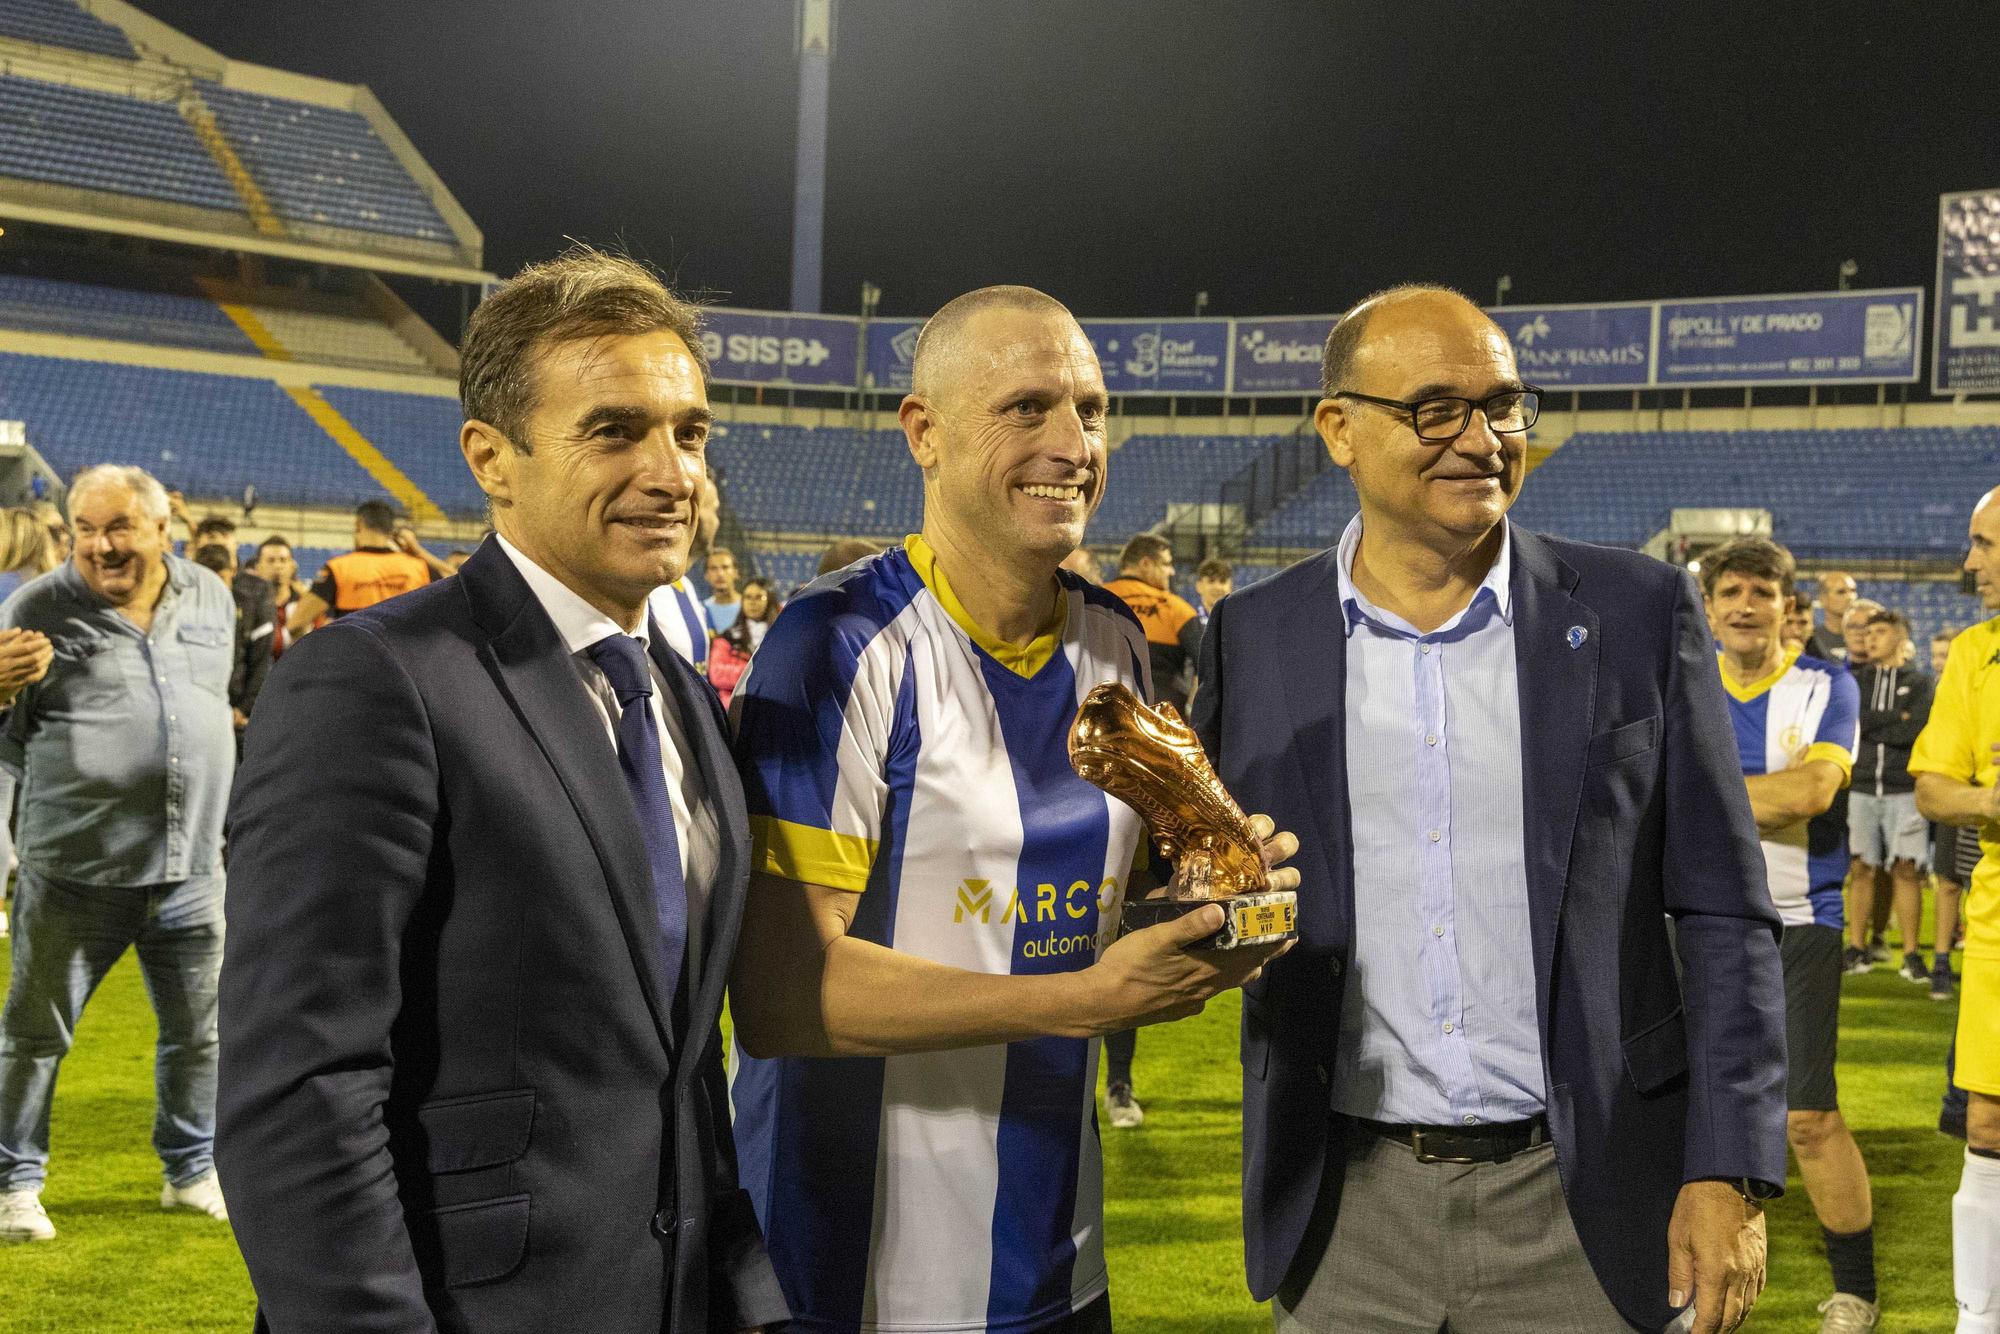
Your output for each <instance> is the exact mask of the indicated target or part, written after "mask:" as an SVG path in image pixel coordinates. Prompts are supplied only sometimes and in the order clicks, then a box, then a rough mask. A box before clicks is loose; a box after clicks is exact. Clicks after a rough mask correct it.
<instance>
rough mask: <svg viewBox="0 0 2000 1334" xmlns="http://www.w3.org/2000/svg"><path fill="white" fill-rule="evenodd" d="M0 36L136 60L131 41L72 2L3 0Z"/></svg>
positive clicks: (122, 32)
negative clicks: (4, 1)
mask: <svg viewBox="0 0 2000 1334" xmlns="http://www.w3.org/2000/svg"><path fill="white" fill-rule="evenodd" d="M0 37H13V38H16V39H17V40H20V41H23V42H39V43H40V44H41V45H43V46H62V47H67V48H69V49H70V50H72V51H89V52H92V53H93V54H95V55H100V56H116V57H118V58H120V59H122V60H135V59H137V58H138V54H139V53H138V52H137V51H134V50H133V49H132V42H131V39H129V38H128V37H126V36H125V31H124V29H122V28H116V27H113V26H112V25H111V24H109V23H106V22H105V21H104V20H103V19H101V18H98V17H97V16H96V15H95V14H91V13H88V12H86V11H85V10H83V9H82V8H80V7H78V6H77V5H76V4H74V3H72V0H6V3H5V4H4V5H0Z"/></svg>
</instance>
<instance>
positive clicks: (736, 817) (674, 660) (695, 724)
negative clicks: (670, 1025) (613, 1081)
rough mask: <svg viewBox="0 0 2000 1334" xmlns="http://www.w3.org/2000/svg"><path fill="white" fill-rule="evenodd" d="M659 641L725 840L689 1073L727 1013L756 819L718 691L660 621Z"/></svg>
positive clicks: (706, 923)
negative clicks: (746, 801)
mask: <svg viewBox="0 0 2000 1334" xmlns="http://www.w3.org/2000/svg"><path fill="white" fill-rule="evenodd" d="M651 643H652V653H653V665H654V666H655V667H656V668H657V669H658V670H659V673H660V676H661V678H662V679H664V680H665V681H666V682H667V685H668V688H669V689H671V690H672V691H673V695H674V704H675V706H676V707H677V708H678V710H679V712H680V718H681V730H682V731H683V732H684V733H686V735H687V739H688V746H689V748H690V749H692V750H693V751H694V762H695V765H696V767H697V769H698V770H699V771H700V773H701V787H702V791H703V792H705V793H706V794H707V795H708V800H709V802H710V803H711V804H712V806H713V807H714V811H715V825H716V834H717V841H718V845H719V852H718V856H717V858H716V863H715V878H714V879H713V880H712V881H711V882H710V883H709V884H708V885H707V886H706V887H705V888H706V889H707V891H708V911H707V912H706V913H705V914H704V916H703V921H702V940H701V947H700V950H699V951H698V954H697V958H696V960H695V962H696V963H697V964H698V965H699V966H698V968H697V969H696V971H695V973H694V975H693V976H691V977H690V978H689V979H688V984H687V986H688V998H689V1006H688V1023H689V1032H690V1037H691V1038H692V1039H693V1040H692V1041H690V1042H688V1043H686V1044H684V1049H685V1050H686V1051H687V1052H688V1059H686V1060H683V1061H682V1062H681V1066H680V1070H679V1071H678V1073H677V1077H678V1078H682V1079H686V1078H690V1077H691V1072H692V1071H694V1070H695V1068H696V1067H697V1066H699V1065H700V1063H701V1061H700V1057H701V1054H702V1053H701V1046H702V1043H703V1042H705V1041H706V1040H707V1039H708V1038H709V1037H710V1036H712V1034H713V1030H714V1026H715V1020H716V1018H717V1016H719V1015H720V1014H721V1013H722V992H723V988H724V987H725V986H726V985H727V984H728V981H729V960H730V958H731V957H732V956H733V955H734V954H735V953H736V933H737V928H738V927H739V926H740V925H741V923H742V919H743V914H742V912H741V908H740V903H739V899H740V896H741V895H742V893H743V888H744V885H745V883H746V882H747V879H748V868H749V865H750V834H749V828H750V821H749V817H748V815H747V814H746V813H745V811H744V806H743V784H742V781H741V780H740V779H739V778H738V777H737V775H736V765H735V761H734V760H733V759H732V758H731V756H730V753H729V742H728V738H727V736H726V735H725V733H724V731H723V723H722V718H721V710H720V707H719V705H718V703H717V701H716V698H715V692H714V690H713V689H711V688H710V686H709V684H708V682H706V681H704V680H703V679H702V678H701V677H700V676H698V675H697V674H696V673H695V671H694V669H693V668H691V667H689V666H688V664H687V663H686V662H685V661H683V660H682V658H681V656H680V655H679V654H677V653H675V652H674V651H673V650H672V649H671V648H668V647H667V644H666V639H665V637H664V636H662V635H661V634H660V630H659V624H658V622H657V621H656V622H655V623H654V624H653V627H652V636H651ZM690 889H692V886H690Z"/></svg>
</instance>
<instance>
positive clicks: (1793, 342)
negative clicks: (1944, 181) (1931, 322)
mask: <svg viewBox="0 0 2000 1334" xmlns="http://www.w3.org/2000/svg"><path fill="white" fill-rule="evenodd" d="M1659 305H1660V321H1659V347H1658V354H1657V355H1658V365H1657V367H1656V369H1655V372H1654V382H1655V383H1656V384H1659V385H1712V386H1722V385H1764V384H1837V383H1841V382H1843V381H1859V382H1862V383H1865V384H1893V383H1900V382H1906V381H1913V380H1915V379H1917V378H1918V376H1919V374H1920V373H1921V372H1920V370H1919V366H1920V364H1921V358H1920V356H1919V354H1918V349H1919V346H1920V343H1921V340H1920V339H1919V338H1918V336H1917V330H1918V329H1920V328H1922V327H1923V310H1924V294H1923V289H1922V288H1918V287H1910V288H1899V289H1894V290H1884V291H1873V292H1825V293H1819V294H1814V295H1802V296H1739V297H1723V298H1720V299H1716V300H1709V301H1662V302H1660V303H1659Z"/></svg>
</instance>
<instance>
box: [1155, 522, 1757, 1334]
mask: <svg viewBox="0 0 2000 1334" xmlns="http://www.w3.org/2000/svg"><path fill="white" fill-rule="evenodd" d="M1513 541H1514V570H1513V580H1512V591H1513V600H1514V652H1515V661H1516V665H1517V670H1518V675H1519V678H1520V687H1519V688H1520V700H1521V737H1522V747H1523V750H1524V751H1525V753H1524V754H1523V755H1522V757H1521V770H1522V782H1523V808H1524V815H1525V824H1526V828H1525V831H1524V833H1525V839H1526V844H1527V848H1526V852H1527V872H1528V915H1529V919H1530V927H1531V930H1532V933H1533V939H1534V951H1535V1000H1536V1004H1537V1012H1538V1015H1539V1017H1540V1022H1541V1036H1542V1051H1543V1061H1544V1065H1545V1073H1546V1078H1547V1085H1548V1120H1549V1129H1550V1133H1551V1137H1552V1138H1553V1139H1554V1141H1555V1146H1556V1157H1557V1162H1558V1164H1559V1165H1560V1168H1561V1172H1562V1180H1563V1186H1564V1190H1565V1193H1566V1194H1567V1196H1568V1199H1569V1206H1570V1213H1571V1216H1572V1217H1573V1218H1574V1219H1575V1222H1576V1227H1577V1232H1578V1233H1579V1235H1580V1236H1581V1237H1582V1240H1583V1246H1584V1250H1585V1252H1586V1253H1587V1254H1588V1255H1589V1257H1590V1261H1591V1264H1592V1266H1593V1268H1594V1269H1595V1270H1596V1273H1597V1276H1598V1278H1599V1279H1600V1280H1601V1281H1602V1282H1603V1284H1604V1288H1605V1291H1606V1292H1607V1293H1608V1294H1609V1296H1610V1297H1611V1300H1612V1301H1613V1302H1614V1303H1615V1304H1616V1305H1617V1307H1618V1309H1619V1311H1620V1312H1622V1313H1623V1314H1624V1315H1625V1317H1626V1318H1627V1319H1629V1320H1631V1321H1632V1322H1633V1323H1634V1324H1635V1325H1639V1326H1641V1327H1644V1328H1649V1329H1659V1328H1662V1327H1664V1326H1665V1325H1666V1324H1667V1322H1668V1321H1669V1320H1670V1319H1671V1318H1672V1317H1673V1314H1674V1313H1673V1311H1672V1310H1671V1309H1670V1308H1669V1307H1668V1306H1667V1302H1666V1296H1667V1222H1668V1218H1669V1216H1670V1214H1671V1213H1672V1209H1673V1204H1674V1198H1675V1196H1676V1194H1677V1193H1678V1191H1679V1189H1680V1186H1681V1185H1682V1183H1683V1182H1685V1181H1692V1180H1698V1179H1702V1178H1707V1177H1730V1178H1741V1177H1750V1178H1755V1179H1758V1180H1761V1181H1766V1182H1770V1183H1773V1184H1777V1185H1782V1183H1783V1182H1784V1179H1785V1043H1784V986H1783V982H1782V979H1781V976H1780V973H1779V967H1778V930H1779V927H1778V916H1777V913H1776V911H1775V910H1774V909H1773V908H1772V906H1771V896H1770V890H1769V888H1768V887H1767V885H1766V883H1765V876H1764V860H1763V856H1762V854H1761V852H1760V851H1759V849H1758V846H1757V826H1756V823H1755V821H1754V820H1753V819H1752V818H1751V814H1750V802H1749V797H1748V794H1747V792H1746V790H1745V788H1744V785H1743V775H1742V770H1741V766H1740V765H1739V763H1738V760H1737V754H1736V742H1735V740H1734V738H1733V735H1732V733H1731V730H1730V725H1729V717H1728V710H1727V705H1726V702H1725V699H1724V696H1723V691H1722V683H1721V677H1720V674H1719V673H1718V672H1717V670H1716V663H1715V649H1714V644H1713V641H1712V639H1711V638H1710V635H1709V630H1708V625H1707V621H1706V619H1705V616H1704V614H1703V611H1702V606H1701V600H1700V597H1699V595H1698V594H1697V592H1696V589H1695V586H1694V581H1693V580H1691V579H1689V578H1688V577H1687V576H1686V575H1685V574H1682V573H1680V572H1678V571H1676V570H1674V569H1672V568H1671V567H1669V566H1667V565H1664V564H1662V563H1660V562H1658V561H1655V560H1653V559H1651V558H1650V557H1646V556H1642V555H1640V554H1638V553H1636V552H1632V551H1619V550H1611V549H1607V548H1602V547H1593V546H1587V545H1584V544H1582V543H1578V542H1566V541H1561V540H1558V539H1556V538H1551V537H1543V536H1539V535H1537V534H1534V533H1530V532H1526V531H1523V530H1522V529H1520V528H1519V527H1516V528H1515V529H1514V532H1513ZM1336 560H1337V556H1336V553H1335V552H1334V551H1331V550H1330V551H1327V552H1324V553H1322V554H1321V555H1319V556H1316V557H1313V558H1312V559H1310V560H1307V561H1303V562H1301V563H1300V564H1298V565H1295V566H1293V567H1291V568H1290V569H1288V570H1286V571H1284V572H1283V573H1281V574H1278V575H1276V576H1274V577H1272V578H1270V579H1268V580H1265V581H1264V582H1262V583H1259V584H1256V585H1253V586H1252V587H1249V588H1246V589H1244V590H1243V591H1242V592H1239V593H1236V594H1233V595H1232V596H1230V597H1228V598H1225V599H1223V601H1222V602H1221V603H1220V604H1219V605H1218V606H1217V607H1216V609H1215V611H1214V612H1213V614H1212V616H1211V618H1210V621H1209V626H1208V634H1207V637H1206V638H1205V639H1204V640H1203V642H1202V651H1201V659H1200V667H1199V679H1200V683H1201V684H1200V689H1199V692H1198V694H1197V695H1196V698H1195V702H1194V710H1193V712H1194V719H1193V721H1194V725H1195V729H1196V730H1197V731H1198V732H1199V733H1200V735H1201V739H1202V744H1203V745H1204V746H1205V747H1207V749H1208V753H1209V755H1210V756H1211V758H1212V759H1213V760H1214V762H1215V764H1216V768H1217V771H1218V772H1219V773H1220V775H1221V777H1222V780H1223V782H1224V783H1225V784H1227V786H1228V787H1229V790H1230V791H1231V792H1232V793H1233V794H1234V795H1235V797H1236V800H1237V801H1238V802H1239V803H1240V804H1241V805H1242V806H1243V808H1244V809H1245V810H1249V811H1262V812H1265V813H1267V814H1269V815H1270V816H1271V817H1272V818H1273V819H1274V820H1275V821H1277V826H1278V828H1280V829H1289V830H1291V831H1293V832H1294V833H1296V834H1297V835H1298V838H1299V853H1298V856H1297V857H1296V858H1295V859H1294V861H1293V865H1295V866H1297V867H1298V868H1299V872H1300V876H1301V884H1300V887H1299V926H1300V939H1299V943H1298V944H1297V945H1296V946H1295V947H1294V948H1293V949H1292V951H1291V952H1290V953H1289V954H1287V955H1286V956H1285V957H1284V958H1282V959H1279V960H1277V961H1276V962H1274V963H1272V964H1271V965H1270V966H1268V967H1267V968H1266V969H1265V970H1264V976H1263V977H1262V978H1261V979H1260V980H1259V981H1257V982H1256V983H1253V984H1252V985H1250V986H1248V987H1245V988H1244V998H1243V1049H1242V1058H1243V1240H1244V1254H1245V1260H1246V1262H1247V1265H1248V1270H1249V1279H1250V1290H1251V1292H1252V1293H1253V1294H1255V1295H1256V1297H1257V1298H1258V1299H1260V1300H1262V1299H1264V1298H1268V1297H1269V1296H1270V1295H1271V1294H1272V1293H1273V1292H1275V1291H1276V1290H1277V1288H1278V1287H1279V1285H1280V1284H1281V1283H1282V1282H1283V1281H1284V1279H1285V1276H1286V1273H1287V1272H1288V1271H1289V1270H1290V1268H1291V1266H1292V1264H1293V1262H1294V1260H1295V1259H1296V1258H1297V1256H1298V1252H1299V1248H1300V1242H1301V1239H1302V1237H1303V1236H1304V1234H1305V1231H1306V1224H1307V1220H1308V1219H1309V1218H1310V1216H1311V1214H1312V1211H1313V1205H1314V1201H1315V1198H1316V1197H1317V1196H1318V1195H1319V1193H1320V1190H1321V1179H1322V1176H1323V1175H1325V1174H1326V1173H1328V1172H1329V1171H1330V1172H1331V1173H1332V1174H1333V1179H1332V1180H1330V1181H1328V1182H1327V1183H1326V1184H1327V1189H1328V1190H1329V1192H1331V1193H1330V1195H1329V1197H1328V1198H1329V1200H1330V1201H1331V1202H1332V1207H1335V1208H1337V1207H1338V1198H1339V1197H1338V1192H1339V1176H1340V1174H1341V1172H1342V1164H1343V1162H1344V1161H1345V1145H1344V1132H1343V1130H1342V1129H1341V1126H1342V1124H1343V1123H1341V1122H1339V1121H1337V1120H1336V1119H1335V1118H1334V1117H1333V1116H1332V1115H1331V1108H1332V1099H1333V1089H1332V1087H1331V1081H1332V1072H1333V1070H1334V1069H1335V1068H1336V1065H1335V1059H1334V1057H1335V1048H1336V1044H1337V1042H1338V1040H1339V1034H1340V1014H1341V1002H1342V986H1343V980H1344V975H1345V973H1346V970H1347V968H1348V966H1349V964H1350V963H1351V961H1352V960H1351V954H1352V950H1353V938H1354V931H1353V922H1354V858H1353V842H1352V838H1351V830H1350V825H1349V807H1348V796H1347V794H1348V786H1349V784H1350V782H1365V781H1367V780H1366V774H1367V772H1368V768H1369V766H1370V765H1371V764H1380V763H1383V762H1385V760H1387V761H1388V762H1393V757H1380V758H1373V759H1371V760H1370V761H1369V762H1368V763H1365V764H1362V765H1358V766H1356V767H1355V768H1354V769H1353V770H1350V767H1349V765H1348V762H1347V753H1346V746H1345V728H1346V695H1347V688H1346V687H1347V651H1346V650H1347V642H1346V638H1345V634H1344V624H1343V617H1342V612H1341V608H1340V605H1339V593H1338V591H1337V584H1336V565H1335V562H1336ZM1578 629H1580V630H1581V631H1582V634H1581V636H1579V635H1577V634H1576V630H1578ZM1573 641H1580V642H1574V643H1573ZM1669 916H1671V917H1672V918H1673V919H1674V921H1675V931H1676V936H1677V945H1678V949H1679V952H1680V963H1681V965H1682V968H1683V970H1684V971H1683V972H1682V973H1681V974H1679V975H1677V974H1676V970H1675V960H1674V947H1673V946H1671V945H1670V944H1669V940H1668V932H1667V927H1666V919H1667V918H1668V917H1669ZM1315 1258H1316V1257H1315Z"/></svg>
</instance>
